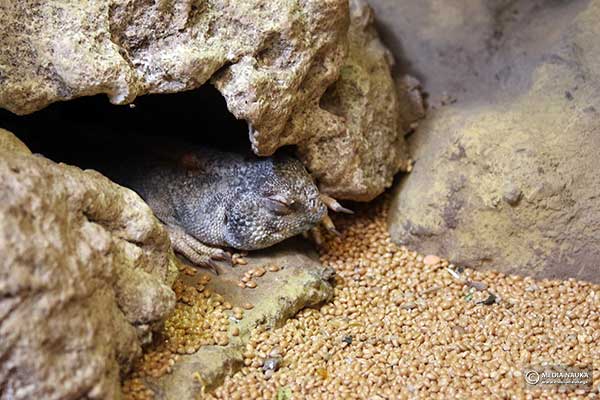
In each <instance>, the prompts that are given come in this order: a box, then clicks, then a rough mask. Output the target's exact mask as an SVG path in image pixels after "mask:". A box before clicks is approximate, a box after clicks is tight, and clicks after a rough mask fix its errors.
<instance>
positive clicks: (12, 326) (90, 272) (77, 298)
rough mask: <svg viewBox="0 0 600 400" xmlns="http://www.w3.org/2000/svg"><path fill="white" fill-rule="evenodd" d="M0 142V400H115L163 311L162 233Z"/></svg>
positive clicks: (111, 197) (126, 202) (97, 178)
mask: <svg viewBox="0 0 600 400" xmlns="http://www.w3.org/2000/svg"><path fill="white" fill-rule="evenodd" d="M0 137H1V138H2V139H1V140H0V143H1V144H0V145H1V146H2V147H3V149H2V150H0V195H1V196H2V201H1V202H0V254H2V259H1V261H0V358H1V359H2V363H0V382H1V384H0V398H7V399H80V398H82V397H86V398H119V397H120V382H119V375H120V373H124V372H126V371H127V370H128V369H129V368H130V366H131V363H132V360H133V359H134V358H136V357H137V356H139V355H140V354H141V344H142V343H146V342H148V341H149V340H150V339H151V337H152V329H156V328H157V327H158V325H160V323H161V321H162V320H163V319H164V318H165V317H166V316H167V315H168V314H169V312H170V311H171V309H172V307H173V306H174V301H175V296H174V293H173V291H172V290H171V289H170V284H171V281H172V280H173V278H174V275H173V272H174V270H173V267H174V264H173V262H174V261H173V259H172V258H171V256H170V254H172V253H170V251H169V246H170V245H169V240H168V237H167V235H166V232H165V230H164V229H163V227H162V226H161V224H160V223H159V222H158V221H157V220H156V219H155V218H154V216H153V215H152V213H151V211H150V209H149V208H148V207H147V206H146V205H145V203H143V202H142V200H141V199H140V198H139V197H138V196H137V195H136V194H134V193H133V192H132V191H130V190H128V189H125V188H122V187H120V186H117V185H115V184H114V183H112V182H110V181H109V180H108V179H106V178H104V177H103V176H101V175H100V174H98V173H96V172H94V171H82V170H80V169H78V168H75V167H70V166H67V165H64V164H56V163H54V162H52V161H50V160H48V159H45V158H43V157H41V156H32V155H29V154H27V152H26V151H24V150H23V146H24V145H22V144H19V142H18V139H16V138H14V137H12V139H10V138H9V137H8V134H7V133H6V131H4V132H2V134H1V136H0ZM6 143H9V145H8V150H6V149H7V146H6ZM15 148H20V150H19V151H15V150H14V149H15Z"/></svg>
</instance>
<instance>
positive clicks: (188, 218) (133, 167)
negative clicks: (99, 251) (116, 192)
mask: <svg viewBox="0 0 600 400" xmlns="http://www.w3.org/2000/svg"><path fill="white" fill-rule="evenodd" d="M109 176H110V177H111V178H112V179H113V180H115V181H116V182H118V183H120V184H122V185H123V186H127V187H129V188H131V189H133V190H135V191H136V192H137V193H138V194H139V195H140V196H141V197H142V198H143V199H144V200H145V201H146V202H147V203H148V205H149V206H150V207H151V208H152V210H153V211H154V213H155V214H156V216H157V217H158V218H159V219H160V220H161V221H162V222H163V223H164V224H165V225H166V226H167V228H168V230H169V234H170V237H171V241H172V243H173V247H174V249H175V250H176V251H178V252H180V253H183V255H185V256H186V257H187V258H189V259H190V260H191V261H193V262H195V263H197V264H203V265H208V266H213V267H214V264H212V263H211V262H210V259H219V258H223V257H224V254H226V253H224V252H223V251H222V250H219V249H215V248H212V246H214V247H231V248H234V249H239V250H255V249H261V248H265V247H268V246H271V245H273V244H275V243H278V242H280V241H282V240H284V239H286V238H289V237H291V236H294V235H297V234H299V233H302V232H305V231H307V230H309V229H311V228H312V227H314V226H315V225H317V224H318V223H319V222H320V221H321V220H322V219H323V218H324V217H325V216H326V211H327V209H326V206H325V204H324V203H323V201H322V200H321V198H320V194H319V191H318V189H317V187H316V185H315V183H314V181H313V179H312V178H311V176H310V175H309V173H308V172H307V171H306V169H305V168H304V166H303V165H302V164H301V163H300V162H299V161H298V160H296V159H294V158H292V157H290V156H287V155H277V154H276V155H274V156H272V157H256V156H255V155H252V154H245V155H242V154H237V153H229V152H222V151H219V150H216V149H213V148H208V147H201V148H194V150H191V151H187V152H183V153H179V154H173V153H170V154H169V157H163V156H157V155H156V154H154V153H148V154H146V155H144V156H143V157H134V158H131V159H129V160H128V161H127V162H126V163H124V164H121V165H120V166H119V168H118V171H116V172H115V173H113V174H109ZM209 246H210V247H209Z"/></svg>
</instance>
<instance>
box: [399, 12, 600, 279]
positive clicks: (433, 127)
mask: <svg viewBox="0 0 600 400" xmlns="http://www.w3.org/2000/svg"><path fill="white" fill-rule="evenodd" d="M460 3H461V4H463V6H464V7H466V4H471V3H473V2H472V1H463V2H460ZM526 3H527V4H526ZM533 3H538V5H539V4H542V2H539V1H538V2H533ZM436 4H437V3H436ZM482 4H483V3H482ZM543 4H545V7H543V8H540V7H537V10H538V13H539V14H538V13H536V12H534V11H533V10H535V9H536V8H535V7H534V8H533V9H532V8H531V7H530V3H529V2H516V3H514V4H512V6H511V7H515V9H514V10H513V9H510V8H509V9H506V10H504V12H505V13H506V15H511V16H512V17H511V18H510V22H506V21H503V20H499V21H496V22H497V24H496V25H494V26H493V28H494V29H496V30H497V31H498V35H499V36H501V37H502V40H501V41H500V42H499V43H498V45H499V46H500V47H498V48H494V47H493V46H492V45H491V44H488V50H489V51H495V52H496V54H497V57H496V58H494V62H490V63H489V67H488V69H485V70H484V69H482V70H481V71H480V72H479V73H478V75H477V76H476V77H474V76H470V75H469V74H465V75H464V82H463V84H464V85H466V86H467V87H468V86H469V84H470V83H471V82H474V81H476V80H482V81H485V82H487V83H486V85H491V83H490V82H492V81H494V80H495V78H494V76H496V75H497V76H498V79H497V80H496V84H495V86H494V87H493V88H492V87H491V86H490V87H488V89H487V91H480V90H479V89H478V88H477V87H478V86H477V84H474V85H475V86H474V88H473V89H472V90H473V91H472V92H471V93H470V94H469V97H467V98H464V99H463V100H460V99H459V101H458V102H456V103H454V104H452V105H450V106H447V107H443V108H440V109H437V110H435V112H432V113H431V114H429V115H428V118H427V119H426V120H425V121H424V122H423V123H422V124H421V126H420V128H419V132H417V133H416V134H415V135H413V138H414V139H413V140H412V142H411V145H412V146H413V151H414V153H413V154H414V157H415V159H416V164H415V167H414V171H413V173H412V174H411V175H410V176H409V177H407V178H406V179H405V180H404V181H403V182H401V183H400V185H399V186H398V188H397V190H396V192H395V194H394V201H393V205H392V209H391V213H390V219H389V222H390V231H391V234H392V238H393V240H394V241H395V242H397V243H401V244H405V245H407V246H410V247H411V248H414V249H416V250H418V251H420V252H425V253H432V254H439V255H440V256H443V257H444V258H447V259H449V260H451V261H452V262H454V263H458V264H466V265H469V266H473V267H481V268H490V269H496V270H499V271H502V272H509V273H518V274H524V275H531V276H534V277H537V278H569V277H571V278H577V279H584V280H590V281H594V282H599V281H600V269H599V268H598V260H599V259H600V248H599V247H598V238H599V237H600V201H598V190H599V188H600V176H599V175H598V173H597V171H598V170H599V169H600V158H598V156H597V154H596V153H597V149H598V148H600V125H599V124H598V112H600V99H599V98H598V95H597V93H598V92H599V90H600V63H599V61H598V60H600V45H599V42H598V40H597V37H598V35H600V26H599V25H598V24H597V21H598V18H600V1H591V2H567V3H556V2H546V3H543ZM463 6H461V7H463ZM521 8H524V10H521ZM475 9H477V8H475ZM469 10H470V11H469V13H468V15H469V16H471V15H472V18H471V17H470V18H471V19H472V20H474V21H478V20H480V19H481V18H483V17H481V16H480V15H479V14H478V13H475V12H474V11H473V13H472V12H471V11H472V10H471V9H469ZM541 10H543V11H541ZM406 11H408V9H403V10H402V12H406ZM517 11H518V12H517ZM486 12H487V13H488V14H489V10H488V11H486ZM438 13H440V15H441V13H443V10H438ZM503 15H504V14H503ZM403 18H409V16H408V15H404V17H403ZM486 18H487V17H485V18H484V19H486ZM459 20H464V21H467V20H469V18H467V17H466V14H465V15H463V16H462V17H461V18H459ZM470 23H471V22H468V23H466V25H465V28H464V29H465V30H469V26H470ZM442 28H443V26H442V27H439V28H438V27H435V26H431V25H429V29H431V35H430V37H433V38H438V37H441V36H442V35H445V34H446V32H445V31H443V30H442ZM405 29H409V28H408V27H405ZM415 29H423V27H422V26H420V25H419V20H418V19H415ZM438 29H440V31H439V32H438V31H437V30H438ZM456 29H457V30H458V31H459V32H460V29H459V27H456ZM489 29H492V26H488V30H489ZM484 30H485V29H484ZM448 34H449V35H451V33H448ZM461 34H462V35H466V32H462V33H461ZM473 35H474V36H477V37H479V36H478V34H477V33H476V32H475V33H473ZM458 37H460V35H459V36H458ZM442 43H445V42H442ZM494 43H495V42H494ZM479 44H481V43H479ZM439 45H440V44H439V42H435V41H432V42H431V43H430V46H431V47H434V48H435V47H436V46H439ZM489 46H492V47H489ZM505 47H506V48H505ZM514 54H520V56H519V57H514V58H513V59H512V60H511V63H509V64H505V65H503V66H502V65H501V64H502V63H501V61H503V60H504V61H506V60H510V57H508V55H514ZM445 68H446V67H444V68H441V67H440V68H438V69H437V70H436V71H437V73H438V74H440V75H442V74H443V73H444V71H445ZM456 68H457V69H459V70H460V69H461V68H466V66H465V65H464V64H461V65H456ZM424 71H425V72H426V73H429V72H427V71H428V70H424ZM436 79H438V78H436ZM448 79H451V77H450V78H448ZM424 82H428V78H427V77H425V78H424ZM448 83H449V82H448ZM434 87H435V86H434Z"/></svg>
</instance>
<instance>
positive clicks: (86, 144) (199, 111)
mask: <svg viewBox="0 0 600 400" xmlns="http://www.w3.org/2000/svg"><path fill="white" fill-rule="evenodd" d="M0 122H1V123H0V126H2V127H4V128H6V129H8V130H10V131H12V132H13V133H14V134H15V135H16V136H17V137H18V138H19V139H21V140H22V141H23V142H24V143H25V144H26V145H27V146H28V147H29V148H30V149H31V151H32V152H33V153H39V154H42V155H43V156H45V157H47V158H50V159H52V160H53V161H56V162H64V163H67V164H71V165H76V166H78V167H81V168H84V169H86V168H92V169H96V170H98V171H100V172H102V169H103V165H104V164H105V163H106V161H110V162H111V163H112V164H114V163H118V162H119V160H124V159H127V158H128V157H131V156H134V155H136V154H138V153H139V152H142V151H145V149H147V148H148V147H147V146H148V145H149V146H150V147H161V146H163V144H166V143H168V144H169V145H170V146H169V149H172V148H174V147H171V146H175V148H177V146H179V147H183V146H186V147H188V146H196V145H208V146H211V147H215V148H218V149H223V150H227V151H237V152H244V153H246V152H249V149H250V142H249V140H248V127H247V124H246V122H245V121H243V120H238V119H236V118H235V116H233V114H231V113H230V112H229V110H228V109H227V105H226V103H225V99H224V98H223V96H222V95H221V94H220V93H219V92H218V91H217V89H215V88H214V87H213V86H212V85H208V84H207V85H203V86H201V87H200V88H198V89H196V90H192V91H188V92H181V93H175V94H153V95H145V96H140V97H138V98H137V99H136V100H135V102H134V103H133V104H131V105H114V104H111V103H110V102H108V100H107V98H106V96H104V95H96V96H91V97H81V98H77V99H74V100H70V101H66V102H58V103H54V104H52V105H50V106H48V107H46V108H45V109H43V110H40V111H38V112H35V113H33V114H30V115H25V116H17V115H15V114H12V113H10V112H9V111H6V110H3V109H0ZM141 143H143V144H145V146H144V147H141V146H140V144H141Z"/></svg>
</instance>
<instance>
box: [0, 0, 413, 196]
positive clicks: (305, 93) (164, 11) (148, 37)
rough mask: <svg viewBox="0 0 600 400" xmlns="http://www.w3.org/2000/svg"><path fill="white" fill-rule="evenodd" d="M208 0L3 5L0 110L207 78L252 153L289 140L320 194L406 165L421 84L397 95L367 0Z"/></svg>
mask: <svg viewBox="0 0 600 400" xmlns="http://www.w3.org/2000/svg"><path fill="white" fill-rule="evenodd" d="M207 4H208V3H207ZM207 4H202V5H195V4H192V3H191V2H188V1H185V2H137V1H133V0H128V1H123V2H109V1H98V2H95V3H94V4H93V5H90V6H89V7H80V6H79V5H78V4H75V3H73V2H69V1H64V0H61V1H52V2H36V1H31V0H26V1H19V2H5V3H3V4H2V5H0V82H1V84H0V107H2V108H6V109H8V110H11V111H13V112H15V113H18V114H27V113H31V112H33V111H36V110H39V109H41V108H43V107H45V106H46V105H48V104H50V103H53V102H56V101H62V100H68V99H72V98H76V97H80V96H90V95H94V94H100V93H106V94H107V95H108V96H109V98H110V100H111V101H112V102H113V103H117V104H123V103H131V102H132V101H133V100H134V99H135V97H136V96H139V95H143V94H147V93H171V92H180V91H185V90H190V89H194V88H197V87H199V86H201V85H202V84H204V83H206V82H208V81H209V80H210V81H211V83H212V84H213V85H214V86H215V87H216V88H218V90H219V91H220V92H221V93H222V94H223V96H224V97H225V99H226V102H227V106H228V108H229V110H230V111H231V113H232V114H234V115H235V116H236V117H237V118H239V119H243V120H246V121H247V122H248V125H249V127H250V128H249V136H250V141H251V143H252V146H253V149H254V152H255V153H257V154H259V155H270V154H272V153H273V152H274V151H275V150H276V149H277V148H279V147H281V146H284V145H298V154H299V156H300V158H301V159H302V160H304V162H305V164H306V165H307V167H308V168H309V170H310V171H311V173H312V174H313V175H314V176H315V177H316V178H318V180H319V181H320V187H321V189H322V190H323V191H324V192H325V193H328V194H331V195H333V196H337V197H338V198H341V199H352V200H360V201H366V200H370V199H372V198H373V197H375V196H376V195H378V194H380V193H381V192H382V191H383V190H384V189H385V188H386V187H388V186H389V185H390V184H391V181H392V177H393V175H394V174H395V173H396V172H398V171H399V170H406V169H408V168H409V160H408V154H407V152H406V146H405V143H404V138H403V135H404V132H405V131H406V130H407V129H409V127H410V125H411V122H412V121H414V119H415V118H418V117H419V115H420V113H422V104H421V99H420V93H419V91H418V90H415V85H414V82H412V83H409V84H406V82H405V79H404V78H405V77H404V76H399V81H398V82H400V83H398V89H399V90H400V92H401V93H400V98H398V95H397V94H396V92H395V89H394V87H395V83H394V81H393V80H392V78H391V75H390V68H391V64H392V58H391V56H390V54H389V52H388V51H387V49H386V48H385V47H384V46H383V45H382V44H381V42H380V41H379V39H378V36H377V33H376V32H375V29H374V27H373V16H372V13H371V11H370V10H369V8H368V6H367V5H366V3H365V2H364V1H362V0H361V1H359V0H353V1H352V2H351V13H349V7H348V2H347V1H345V0H309V1H306V2H303V3H302V6H298V5H297V4H296V3H293V2H292V3H290V2H282V1H271V2H268V1H264V0H250V1H242V2H225V3H219V6H218V7H217V6H208V5H207ZM350 14H351V18H349V15H350ZM350 20H351V23H350V22H349V21H350ZM349 24H350V28H348V27H349ZM347 53H348V57H346V55H347ZM340 71H342V73H341V74H340ZM338 78H339V79H338ZM336 80H337V82H336ZM334 82H336V83H335V85H334V86H332V87H331V88H330V89H329V90H328V92H327V94H326V95H325V96H324V97H323V94H324V93H325V91H326V90H327V88H328V87H330V86H331V85H332V84H334ZM402 82H404V83H402Z"/></svg>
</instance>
